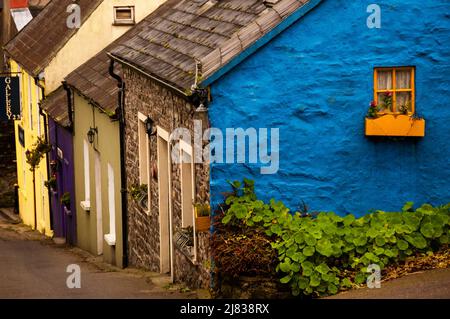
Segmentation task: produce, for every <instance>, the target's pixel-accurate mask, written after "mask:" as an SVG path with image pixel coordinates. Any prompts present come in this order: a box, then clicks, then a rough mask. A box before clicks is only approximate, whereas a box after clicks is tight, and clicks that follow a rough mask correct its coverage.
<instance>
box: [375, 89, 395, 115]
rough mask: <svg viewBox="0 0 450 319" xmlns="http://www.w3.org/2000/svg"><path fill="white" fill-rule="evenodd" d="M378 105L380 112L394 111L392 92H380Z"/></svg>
mask: <svg viewBox="0 0 450 319" xmlns="http://www.w3.org/2000/svg"><path fill="white" fill-rule="evenodd" d="M378 106H379V107H380V112H392V93H391V92H383V93H378Z"/></svg>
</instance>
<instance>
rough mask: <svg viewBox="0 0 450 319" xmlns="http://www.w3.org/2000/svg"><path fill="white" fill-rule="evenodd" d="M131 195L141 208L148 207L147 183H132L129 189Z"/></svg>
mask: <svg viewBox="0 0 450 319" xmlns="http://www.w3.org/2000/svg"><path fill="white" fill-rule="evenodd" d="M130 194H131V197H133V198H134V200H135V201H136V202H137V203H138V204H139V205H140V206H141V207H143V208H145V209H147V208H148V185H147V184H142V185H134V186H132V187H131V190H130Z"/></svg>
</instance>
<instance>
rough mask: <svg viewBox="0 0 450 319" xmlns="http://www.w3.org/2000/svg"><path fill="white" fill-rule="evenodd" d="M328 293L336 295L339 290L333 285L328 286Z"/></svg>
mask: <svg viewBox="0 0 450 319" xmlns="http://www.w3.org/2000/svg"><path fill="white" fill-rule="evenodd" d="M328 292H329V293H330V294H332V295H335V294H337V292H338V288H337V287H336V286H335V285H333V284H329V285H328Z"/></svg>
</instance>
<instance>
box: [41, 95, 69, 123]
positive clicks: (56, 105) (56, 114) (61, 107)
mask: <svg viewBox="0 0 450 319" xmlns="http://www.w3.org/2000/svg"><path fill="white" fill-rule="evenodd" d="M41 108H42V109H43V110H45V111H46V112H47V113H48V114H49V115H50V116H51V118H52V119H53V120H55V122H57V123H58V124H60V125H62V126H63V127H69V126H70V121H69V112H68V101H67V92H66V90H64V88H63V87H62V86H60V87H59V88H58V89H56V90H55V91H53V92H52V93H51V94H49V95H48V96H47V97H46V98H45V99H44V100H43V101H42V102H41Z"/></svg>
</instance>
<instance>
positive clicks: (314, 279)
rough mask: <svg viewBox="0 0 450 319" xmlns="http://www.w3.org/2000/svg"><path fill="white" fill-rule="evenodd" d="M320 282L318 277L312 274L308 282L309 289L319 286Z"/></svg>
mask: <svg viewBox="0 0 450 319" xmlns="http://www.w3.org/2000/svg"><path fill="white" fill-rule="evenodd" d="M320 282H321V279H320V277H319V275H317V274H313V275H312V276H311V280H310V282H309V285H310V286H311V287H317V286H319V285H320Z"/></svg>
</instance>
